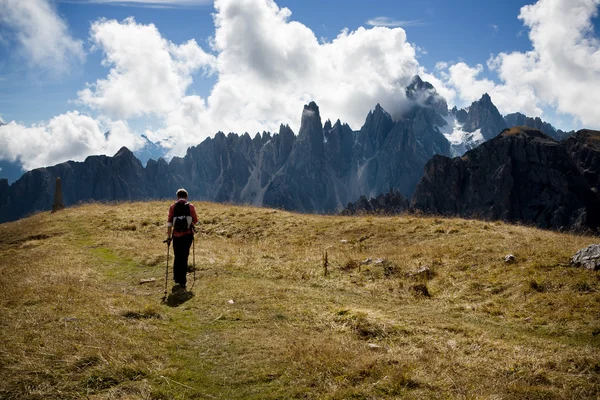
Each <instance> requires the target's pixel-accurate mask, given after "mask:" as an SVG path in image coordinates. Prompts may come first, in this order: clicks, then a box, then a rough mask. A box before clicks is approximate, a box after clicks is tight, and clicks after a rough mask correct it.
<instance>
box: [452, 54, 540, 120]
mask: <svg viewBox="0 0 600 400" xmlns="http://www.w3.org/2000/svg"><path fill="white" fill-rule="evenodd" d="M482 72H483V65H481V64H477V65H476V66H475V67H470V66H468V65H467V64H465V63H464V62H460V63H458V64H454V65H452V66H450V67H449V68H448V73H445V74H443V75H442V76H443V79H444V80H443V84H445V85H447V86H449V87H450V88H453V89H454V90H455V92H456V96H455V97H454V99H453V100H454V101H453V102H452V103H454V104H458V105H459V106H465V105H469V104H471V103H472V102H474V101H477V100H479V99H480V98H481V96H482V95H483V94H484V93H488V94H489V95H490V96H491V98H492V101H493V102H494V105H495V106H496V107H497V108H498V110H499V111H500V113H501V114H509V113H513V112H522V113H524V114H526V115H528V116H541V115H542V109H541V107H540V100H539V99H538V97H537V96H536V94H535V92H534V91H533V89H532V88H530V87H526V86H515V85H512V84H508V83H507V84H503V85H502V84H501V85H499V84H496V83H495V82H494V81H492V80H490V79H486V78H479V75H480V74H481V73H482Z"/></svg>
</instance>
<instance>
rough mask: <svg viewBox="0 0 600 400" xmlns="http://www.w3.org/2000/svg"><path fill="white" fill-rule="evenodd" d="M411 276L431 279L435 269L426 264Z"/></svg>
mask: <svg viewBox="0 0 600 400" xmlns="http://www.w3.org/2000/svg"><path fill="white" fill-rule="evenodd" d="M410 276H412V277H417V278H423V279H427V280H429V279H431V278H433V271H432V270H431V268H429V267H428V266H427V265H426V266H424V267H421V268H419V269H418V270H417V271H416V272H413V273H412V274H410Z"/></svg>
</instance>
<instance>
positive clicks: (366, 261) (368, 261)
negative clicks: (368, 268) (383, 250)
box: [360, 257, 373, 265]
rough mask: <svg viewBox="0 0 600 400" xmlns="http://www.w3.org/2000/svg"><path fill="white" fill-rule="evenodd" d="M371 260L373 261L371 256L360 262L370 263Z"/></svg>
mask: <svg viewBox="0 0 600 400" xmlns="http://www.w3.org/2000/svg"><path fill="white" fill-rule="evenodd" d="M371 261H373V259H372V258H371V257H369V258H367V259H366V260H363V261H361V262H360V264H361V265H367V264H371Z"/></svg>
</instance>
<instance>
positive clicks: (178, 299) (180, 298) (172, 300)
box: [163, 290, 194, 307]
mask: <svg viewBox="0 0 600 400" xmlns="http://www.w3.org/2000/svg"><path fill="white" fill-rule="evenodd" d="M193 297H194V293H192V292H188V291H185V290H182V291H177V292H173V293H171V294H170V295H169V296H168V297H167V298H166V299H164V300H163V303H164V304H166V305H168V306H169V307H179V306H180V305H182V304H183V303H185V302H186V301H189V300H191V299H192V298H193Z"/></svg>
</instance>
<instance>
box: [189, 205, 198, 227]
mask: <svg viewBox="0 0 600 400" xmlns="http://www.w3.org/2000/svg"><path fill="white" fill-rule="evenodd" d="M190 214H191V215H192V224H194V225H196V224H197V223H198V214H196V207H194V205H193V204H190Z"/></svg>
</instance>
